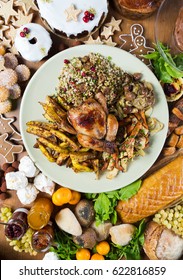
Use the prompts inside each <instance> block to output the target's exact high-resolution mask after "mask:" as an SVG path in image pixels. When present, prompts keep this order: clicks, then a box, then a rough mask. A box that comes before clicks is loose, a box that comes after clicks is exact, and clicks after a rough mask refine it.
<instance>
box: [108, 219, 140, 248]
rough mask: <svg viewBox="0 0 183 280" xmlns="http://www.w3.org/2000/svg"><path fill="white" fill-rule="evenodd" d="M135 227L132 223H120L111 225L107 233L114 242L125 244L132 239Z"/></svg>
mask: <svg viewBox="0 0 183 280" xmlns="http://www.w3.org/2000/svg"><path fill="white" fill-rule="evenodd" d="M135 229H136V227H135V226H134V225H131V224H120V225H117V226H113V227H111V228H110V230H109V234H110V235H111V240H112V242H113V243H114V244H117V245H120V246H125V245H127V244H128V243H129V242H130V241H131V240H132V238H133V234H134V232H135Z"/></svg>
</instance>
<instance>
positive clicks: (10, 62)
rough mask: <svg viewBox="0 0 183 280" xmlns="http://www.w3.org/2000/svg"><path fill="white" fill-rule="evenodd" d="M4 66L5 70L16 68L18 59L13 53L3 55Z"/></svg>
mask: <svg viewBox="0 0 183 280" xmlns="http://www.w3.org/2000/svg"><path fill="white" fill-rule="evenodd" d="M4 60H5V62H4V66H5V67H6V68H11V69H15V68H16V67H17V66H18V59H17V57H16V56H15V55H14V54H13V53H6V54H5V55H4Z"/></svg>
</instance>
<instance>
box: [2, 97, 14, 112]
mask: <svg viewBox="0 0 183 280" xmlns="http://www.w3.org/2000/svg"><path fill="white" fill-rule="evenodd" d="M11 108H12V102H11V101H10V100H9V99H7V100H5V101H3V102H0V114H6V113H8V112H10V111H11Z"/></svg>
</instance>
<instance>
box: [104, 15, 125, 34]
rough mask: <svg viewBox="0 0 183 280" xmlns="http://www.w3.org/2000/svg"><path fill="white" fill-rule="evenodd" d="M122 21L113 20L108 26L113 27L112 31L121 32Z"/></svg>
mask: <svg viewBox="0 0 183 280" xmlns="http://www.w3.org/2000/svg"><path fill="white" fill-rule="evenodd" d="M121 22H122V20H121V19H118V20H116V19H115V18H114V17H112V18H111V21H110V22H108V23H106V24H105V25H106V26H112V31H113V32H114V31H121V29H120V24H121Z"/></svg>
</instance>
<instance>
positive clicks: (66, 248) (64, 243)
mask: <svg viewBox="0 0 183 280" xmlns="http://www.w3.org/2000/svg"><path fill="white" fill-rule="evenodd" d="M78 248H80V246H78V245H77V244H75V243H74V242H73V240H72V236H71V235H69V234H68V233H66V232H64V231H61V230H59V229H56V230H55V238H54V246H52V247H51V248H50V251H51V252H55V253H56V254H57V256H58V258H59V259H60V260H75V259H76V252H77V250H78Z"/></svg>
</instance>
